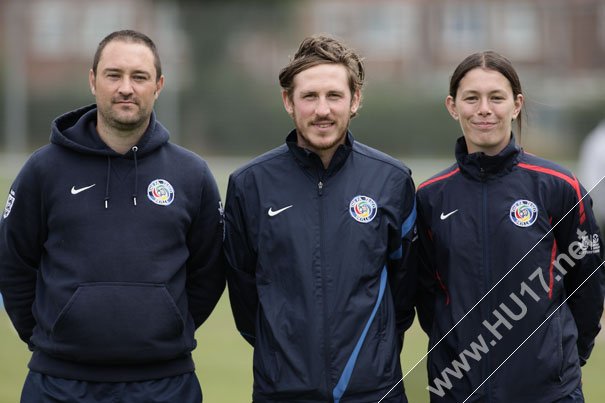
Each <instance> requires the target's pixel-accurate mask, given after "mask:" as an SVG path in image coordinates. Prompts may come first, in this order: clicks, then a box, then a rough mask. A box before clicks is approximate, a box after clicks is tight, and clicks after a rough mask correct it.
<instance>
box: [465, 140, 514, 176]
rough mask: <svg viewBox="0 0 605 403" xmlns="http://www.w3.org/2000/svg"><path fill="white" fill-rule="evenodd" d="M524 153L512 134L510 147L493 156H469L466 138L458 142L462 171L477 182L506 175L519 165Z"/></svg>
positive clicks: (480, 154) (479, 154) (482, 154)
mask: <svg viewBox="0 0 605 403" xmlns="http://www.w3.org/2000/svg"><path fill="white" fill-rule="evenodd" d="M522 153H523V149H522V148H521V147H519V146H518V145H517V144H516V142H515V138H514V136H513V134H512V133H511V136H510V141H509V143H508V145H507V146H506V147H504V149H503V150H502V151H500V152H499V153H498V154H496V155H493V156H490V155H486V154H485V153H483V152H476V153H472V154H469V153H468V148H467V146H466V141H465V139H464V136H462V137H460V138H458V140H457V141H456V160H457V161H458V166H459V167H460V170H461V171H462V172H463V173H464V174H466V175H469V176H470V177H472V178H474V179H477V180H487V179H489V178H490V177H497V176H502V175H506V174H507V173H508V172H510V171H511V170H512V169H513V167H514V166H515V165H517V163H518V162H519V159H520V158H521V154H522Z"/></svg>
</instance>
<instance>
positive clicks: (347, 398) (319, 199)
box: [225, 131, 416, 403]
mask: <svg viewBox="0 0 605 403" xmlns="http://www.w3.org/2000/svg"><path fill="white" fill-rule="evenodd" d="M415 215H416V213H415V207H414V184H413V182H412V179H411V177H410V171H409V170H408V169H407V168H406V167H405V166H404V165H403V164H402V163H400V162H398V161H397V160H395V159H393V158H391V157H388V156H387V155H385V154H383V153H381V152H378V151H376V150H373V149H371V148H369V147H367V146H364V145H362V144H360V143H358V142H356V141H354V140H353V137H352V136H351V135H350V133H349V134H348V137H347V142H346V144H345V145H342V146H340V148H339V149H338V150H337V151H336V153H335V155H334V157H333V158H332V161H331V163H330V166H329V167H328V169H327V170H326V169H324V167H323V165H322V163H321V161H320V159H319V157H318V156H317V155H316V154H314V153H310V152H308V151H306V150H304V149H302V148H299V147H298V146H297V145H296V132H295V131H293V132H291V133H290V135H289V137H288V138H287V143H286V144H284V145H282V146H281V147H278V148H276V149H274V150H272V151H270V152H268V153H266V154H264V155H262V156H260V157H258V158H256V159H255V160H253V161H252V162H250V163H249V164H247V165H245V166H244V167H242V168H240V169H238V170H237V171H236V172H234V173H233V174H232V175H231V177H230V181H229V187H228V191H227V201H226V205H225V226H226V230H227V231H226V239H225V250H226V253H227V258H228V260H229V263H230V265H231V267H232V269H231V270H230V272H229V275H228V285H229V293H230V294H229V295H230V300H231V304H232V308H233V313H234V315H235V321H236V323H237V326H238V329H239V330H240V332H241V333H242V335H243V336H244V337H245V338H246V339H247V340H248V341H249V342H250V343H251V344H252V345H253V346H254V401H255V402H372V401H378V400H380V399H381V398H382V397H383V396H385V395H386V394H387V392H388V391H389V389H391V388H392V387H393V386H395V385H396V384H397V382H399V381H400V380H401V367H400V363H399V354H400V351H401V346H402V338H403V332H404V330H405V329H406V328H408V327H409V326H410V324H411V322H412V320H413V317H414V311H413V303H412V298H411V297H412V294H413V289H412V287H413V284H414V279H413V272H412V271H407V270H406V265H405V262H406V257H407V256H408V252H409V244H410V242H411V236H412V234H413V228H414V221H415ZM383 401H384V402H389V403H390V402H404V401H405V396H404V394H403V388H402V386H401V384H400V385H399V387H397V388H395V390H394V391H393V392H392V393H391V394H389V397H388V398H387V399H385V400H383Z"/></svg>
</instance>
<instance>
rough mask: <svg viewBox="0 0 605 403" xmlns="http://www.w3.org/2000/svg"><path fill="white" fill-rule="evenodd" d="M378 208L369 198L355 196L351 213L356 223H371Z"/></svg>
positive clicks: (350, 207)
mask: <svg viewBox="0 0 605 403" xmlns="http://www.w3.org/2000/svg"><path fill="white" fill-rule="evenodd" d="M377 211H378V206H377V205H376V202H375V201H374V200H373V199H372V198H371V197H368V196H355V197H354V198H353V200H351V203H350V204H349V213H351V217H353V218H354V219H355V220H356V221H359V222H360V223H364V224H365V223H369V222H370V221H372V220H373V219H374V217H376V212H377Z"/></svg>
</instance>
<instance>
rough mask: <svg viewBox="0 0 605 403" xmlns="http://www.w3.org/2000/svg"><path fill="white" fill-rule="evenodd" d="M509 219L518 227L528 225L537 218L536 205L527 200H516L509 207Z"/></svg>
mask: <svg viewBox="0 0 605 403" xmlns="http://www.w3.org/2000/svg"><path fill="white" fill-rule="evenodd" d="M509 216H510V220H511V221H512V222H513V224H515V225H516V226H518V227H529V226H531V225H533V223H535V222H536V220H537V219H538V206H536V204H535V203H534V202H532V201H529V200H517V201H516V202H514V203H513V205H512V206H511V207H510V215H509Z"/></svg>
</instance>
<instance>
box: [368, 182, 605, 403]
mask: <svg viewBox="0 0 605 403" xmlns="http://www.w3.org/2000/svg"><path fill="white" fill-rule="evenodd" d="M603 179H605V176H603V177H602V178H601V179H599V181H598V182H597V183H596V184H595V185H594V186H593V187H591V188H590V190H588V191H587V192H586V194H585V195H584V196H582V198H581V199H580V200H578V202H577V203H576V204H574V205H573V207H572V208H571V209H570V210H569V211H568V212H567V213H565V215H564V216H563V217H561V219H560V220H559V221H557V222H556V224H555V225H553V226H552V227H551V228H550V230H548V232H546V234H544V236H543V237H542V238H540V240H538V242H536V244H535V245H534V246H532V247H531V249H530V250H529V251H527V253H526V254H525V255H523V257H521V259H519V261H518V262H517V263H515V265H514V266H513V267H511V268H510V270H509V271H507V272H506V273H505V274H504V276H502V278H501V279H500V280H498V281H497V282H496V284H494V286H493V287H492V288H490V289H489V290H488V291H487V292H486V293H485V295H484V296H483V297H481V299H479V301H477V303H476V304H475V305H473V306H472V307H471V308H470V309H469V310H468V311H467V312H466V313H465V314H464V315H463V316H462V318H460V320H458V322H456V324H454V326H452V328H451V329H450V330H448V331H447V333H446V334H444V335H443V337H442V338H440V339H439V340H438V341H437V343H435V345H434V346H433V347H431V349H430V350H429V351H427V352H426V354H425V355H423V356H422V358H420V360H419V361H418V362H417V363H416V364H414V365H413V366H412V368H411V369H410V370H409V371H408V372H406V373H405V374H404V375H403V377H402V378H401V379H400V380H399V381H398V382H397V383H396V384H395V385H393V387H392V388H391V389H389V391H388V392H387V393H386V395H384V396H383V397H382V399H380V400H379V401H378V402H377V403H380V402H382V401H383V400H384V398H385V397H387V396H388V395H389V393H391V392H392V391H393V389H395V388H396V387H397V385H399V384H400V383H401V382H402V381H403V380H404V379H405V377H406V376H408V375H409V374H410V372H412V371H413V370H414V369H415V368H416V367H417V366H418V364H420V363H421V362H422V360H424V359H425V358H426V357H427V356H428V355H429V354H430V353H431V351H433V350H434V349H435V347H437V346H438V345H439V343H441V342H442V341H443V339H445V338H446V337H447V335H448V334H450V333H451V332H452V330H454V329H455V328H456V326H458V324H460V322H462V321H463V320H464V318H466V317H467V315H468V314H469V313H471V311H472V310H473V309H475V308H476V307H477V305H479V304H480V303H481V301H483V300H484V299H485V297H487V295H488V294H489V293H490V292H492V290H493V289H494V288H496V286H498V284H500V282H501V281H502V280H504V279H505V278H506V276H508V275H509V274H510V272H511V271H513V270H514V269H515V267H517V266H518V265H519V263H521V261H522V260H523V259H525V258H526V257H527V255H529V254H530V252H531V251H532V250H534V248H535V247H536V246H538V244H540V242H542V240H543V239H544V238H546V237H547V236H548V234H550V233H551V232H552V230H553V229H555V227H556V226H557V225H559V223H560V222H561V221H563V219H565V217H567V215H568V214H569V213H571V212H572V211H573V210H574V209H575V208H576V206H577V205H578V204H580V203H581V202H582V201H583V200H584V198H585V197H586V196H588V195H589V194H590V192H592V190H593V189H594V188H596V187H597V186H598V185H599V183H601V181H602V180H603ZM599 267H600V266H599Z"/></svg>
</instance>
